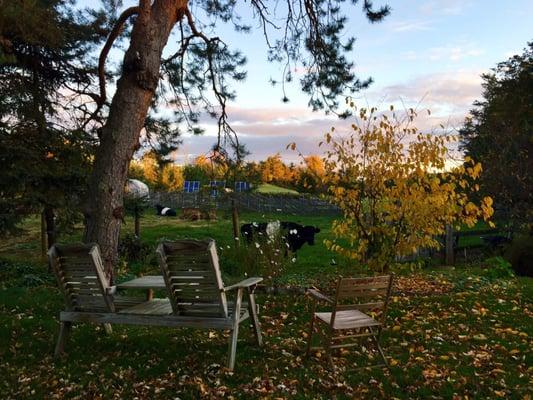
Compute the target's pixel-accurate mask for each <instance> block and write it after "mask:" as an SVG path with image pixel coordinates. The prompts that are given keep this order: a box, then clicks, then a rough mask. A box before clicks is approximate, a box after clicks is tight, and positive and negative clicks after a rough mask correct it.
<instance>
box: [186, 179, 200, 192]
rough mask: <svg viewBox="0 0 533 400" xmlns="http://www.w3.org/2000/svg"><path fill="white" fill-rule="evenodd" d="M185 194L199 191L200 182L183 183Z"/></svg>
mask: <svg viewBox="0 0 533 400" xmlns="http://www.w3.org/2000/svg"><path fill="white" fill-rule="evenodd" d="M183 191H184V192H185V193H195V192H199V191H200V181H185V183H184V184H183Z"/></svg>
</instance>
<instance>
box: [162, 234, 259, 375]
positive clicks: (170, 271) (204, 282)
mask: <svg viewBox="0 0 533 400" xmlns="http://www.w3.org/2000/svg"><path fill="white" fill-rule="evenodd" d="M156 253H157V256H158V260H159V265H160V267H161V272H162V274H163V278H164V280H165V283H166V287H167V291H168V297H169V299H170V304H171V306H172V313H173V315H172V316H171V317H169V318H173V319H174V320H175V321H181V324H182V326H191V327H197V328H206V329H209V328H214V329H229V330H230V331H231V335H230V343H229V356H228V367H229V368H230V369H233V367H234V365H235V354H236V350H237V338H238V335H239V324H240V323H241V322H243V321H245V320H246V319H248V318H249V317H251V322H252V327H253V332H254V335H255V339H256V341H257V344H258V345H259V346H261V345H262V337H261V328H260V325H259V319H258V317H257V307H256V303H255V296H254V289H255V286H256V285H257V284H258V283H259V282H261V281H262V280H263V278H248V279H245V280H243V281H242V282H239V283H237V284H235V285H231V286H227V287H225V286H224V284H223V282H222V278H221V275H220V267H219V262H218V255H217V250H216V245H215V241H214V240H212V239H209V240H203V241H201V240H192V239H190V240H189V239H186V240H178V241H174V242H169V241H165V242H162V243H161V244H159V246H158V248H157V250H156ZM234 290H235V291H236V294H235V301H233V302H229V301H227V299H226V294H227V293H229V292H232V291H234ZM244 291H246V293H247V295H248V303H247V304H246V303H243V301H242V297H243V293H244Z"/></svg>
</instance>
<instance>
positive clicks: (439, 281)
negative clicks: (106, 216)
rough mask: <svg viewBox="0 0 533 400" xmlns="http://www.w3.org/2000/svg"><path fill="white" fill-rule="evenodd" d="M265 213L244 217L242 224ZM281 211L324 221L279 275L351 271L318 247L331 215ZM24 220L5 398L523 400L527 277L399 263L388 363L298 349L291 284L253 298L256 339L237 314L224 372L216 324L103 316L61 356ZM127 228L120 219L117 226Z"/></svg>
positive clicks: (180, 233) (167, 230) (198, 230)
mask: <svg viewBox="0 0 533 400" xmlns="http://www.w3.org/2000/svg"><path fill="white" fill-rule="evenodd" d="M266 218H267V217H264V218H263V217H262V216H261V215H253V214H246V215H242V216H241V222H249V221H254V220H264V219H266ZM284 218H285V217H284ZM290 219H292V220H295V221H299V222H301V223H303V224H313V225H317V226H319V227H320V228H321V229H322V231H321V232H320V234H319V235H318V236H317V244H316V246H314V247H310V246H304V248H302V250H301V251H300V252H299V254H298V257H297V259H296V261H295V262H294V263H291V264H290V268H289V269H288V270H287V272H286V273H285V274H284V277H283V278H284V282H286V283H291V284H305V285H310V284H315V285H317V286H321V287H327V286H328V284H327V283H328V282H329V281H330V280H332V279H333V278H334V277H335V276H336V275H337V274H338V273H343V274H349V273H350V271H351V270H350V268H349V267H348V266H347V265H345V264H344V263H342V262H341V261H340V260H337V261H336V262H335V263H333V262H332V259H335V257H334V256H333V255H332V254H330V253H328V252H327V250H326V249H325V248H324V247H323V245H322V244H321V242H322V240H323V239H324V238H325V237H327V235H329V223H330V220H329V219H328V218H327V217H291V218H290ZM25 229H26V233H25V234H24V235H21V236H19V237H18V238H14V239H11V240H7V241H3V242H1V243H0V259H1V260H4V261H0V377H1V379H0V399H41V398H43V399H44V398H46V399H49V398H78V399H100V398H104V399H109V398H117V399H130V398H131V399H133V398H139V399H144V398H147V399H159V398H162V399H175V398H179V399H198V398H212V399H218V398H234V399H247V398H258V399H259V398H294V399H308V398H318V399H331V398H339V399H344V398H365V399H375V398H399V399H412V398H421V399H425V398H443V399H453V398H457V399H459V398H468V399H472V398H479V399H485V398H490V399H493V398H515V399H530V398H531V397H530V393H531V388H532V385H533V382H532V378H531V376H532V372H533V371H532V354H531V348H532V346H531V345H532V342H531V338H532V335H533V323H532V321H533V319H532V299H533V284H532V282H531V279H528V278H520V279H507V280H498V279H493V280H490V279H488V278H487V277H486V276H485V275H484V271H483V269H482V268H480V267H479V266H474V267H468V268H467V267H456V268H444V267H432V268H428V269H425V270H422V271H417V272H414V273H409V274H407V273H403V274H402V273H400V274H399V277H398V279H397V284H396V288H395V293H394V296H393V299H392V303H391V306H390V310H389V317H388V320H387V329H386V331H385V334H384V348H385V351H386V353H387V354H388V355H389V356H390V357H391V359H390V361H391V367H390V369H388V370H387V369H381V368H377V369H376V368H374V369H362V370H361V369H360V370H356V371H354V370H352V369H351V366H354V365H361V364H363V363H364V361H365V360H368V355H367V354H366V353H364V354H358V353H357V352H354V351H346V352H343V354H340V353H338V354H336V359H335V361H336V364H337V365H338V366H339V368H338V370H337V371H336V372H331V371H328V370H327V369H325V365H326V363H325V361H324V356H323V354H322V353H321V352H316V353H314V354H313V356H312V357H311V359H310V360H305V359H304V358H303V352H304V347H305V341H306V337H307V324H308V321H309V318H310V309H309V301H308V299H307V298H306V297H305V296H296V295H295V296H286V295H268V296H267V295H259V296H258V303H259V304H260V306H261V312H260V321H261V324H262V329H263V333H264V337H265V342H266V343H265V344H266V345H265V346H264V348H261V349H259V348H256V347H255V346H254V345H253V340H252V333H251V330H249V329H246V326H245V325H243V326H242V328H241V334H240V341H239V345H238V349H237V364H236V369H235V371H234V372H233V373H231V372H228V371H227V370H225V369H224V368H223V366H224V364H225V357H226V353H227V342H228V337H227V334H226V333H224V332H220V331H205V330H189V329H170V328H148V327H125V326H119V325H117V326H115V327H114V332H113V334H112V335H109V336H108V335H105V334H104V331H103V329H102V328H101V327H99V326H91V325H78V326H76V327H75V328H74V330H73V333H72V336H71V339H70V340H69V342H68V344H67V351H68V355H67V356H66V357H65V358H63V359H60V360H54V359H53V357H52V352H53V347H54V340H55V338H56V335H57V332H58V321H57V318H58V313H59V311H60V310H61V309H62V307H63V303H62V298H61V295H60V293H59V291H58V290H57V289H56V286H55V283H54V281H53V279H52V278H51V277H50V276H49V274H48V273H47V271H46V267H45V265H44V264H43V263H42V262H40V260H39V233H38V221H37V220H36V219H35V220H28V221H27V223H26V225H25ZM132 229H133V223H132V222H131V221H130V220H129V219H128V220H127V221H126V225H125V233H127V232H128V231H131V230H132ZM142 236H143V240H145V241H146V242H148V243H149V244H151V245H154V244H155V243H156V241H157V240H158V239H159V238H161V237H167V238H176V237H206V236H210V237H213V238H214V239H216V240H217V244H218V245H219V246H220V247H222V248H224V247H225V246H228V245H230V244H231V243H232V237H231V236H232V235H231V224H230V221H229V220H228V219H221V220H219V221H217V222H194V223H186V222H181V221H178V220H177V219H170V218H157V217H155V216H146V217H145V218H144V219H143V230H142ZM79 237H80V232H76V233H74V234H73V235H72V236H71V237H69V238H68V239H69V240H75V239H77V238H79ZM223 267H224V265H223ZM156 271H157V269H156V266H155V264H154V263H152V261H150V260H148V261H147V262H146V263H143V264H139V263H137V264H133V265H131V266H130V267H129V268H122V269H121V273H122V277H126V276H128V275H131V274H132V273H151V272H156ZM230 278H231V277H230ZM373 356H374V354H373V353H371V354H370V357H373Z"/></svg>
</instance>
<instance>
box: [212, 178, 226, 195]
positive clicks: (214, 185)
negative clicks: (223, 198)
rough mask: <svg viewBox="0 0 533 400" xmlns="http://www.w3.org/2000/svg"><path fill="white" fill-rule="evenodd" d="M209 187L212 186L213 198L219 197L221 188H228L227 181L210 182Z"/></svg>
mask: <svg viewBox="0 0 533 400" xmlns="http://www.w3.org/2000/svg"><path fill="white" fill-rule="evenodd" d="M209 186H211V196H213V197H216V196H218V190H219V188H224V187H225V186H226V181H211V182H209Z"/></svg>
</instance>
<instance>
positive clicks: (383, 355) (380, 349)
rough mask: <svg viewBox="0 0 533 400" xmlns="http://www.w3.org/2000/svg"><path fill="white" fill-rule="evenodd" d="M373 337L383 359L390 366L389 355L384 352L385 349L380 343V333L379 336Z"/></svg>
mask: <svg viewBox="0 0 533 400" xmlns="http://www.w3.org/2000/svg"><path fill="white" fill-rule="evenodd" d="M372 338H373V339H374V342H375V343H376V347H377V348H378V352H379V354H380V356H381V358H382V359H383V363H384V364H385V365H386V366H387V367H388V366H389V362H388V361H387V357H385V353H384V352H383V349H382V348H381V345H380V344H379V335H378V336H377V337H376V336H372Z"/></svg>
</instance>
